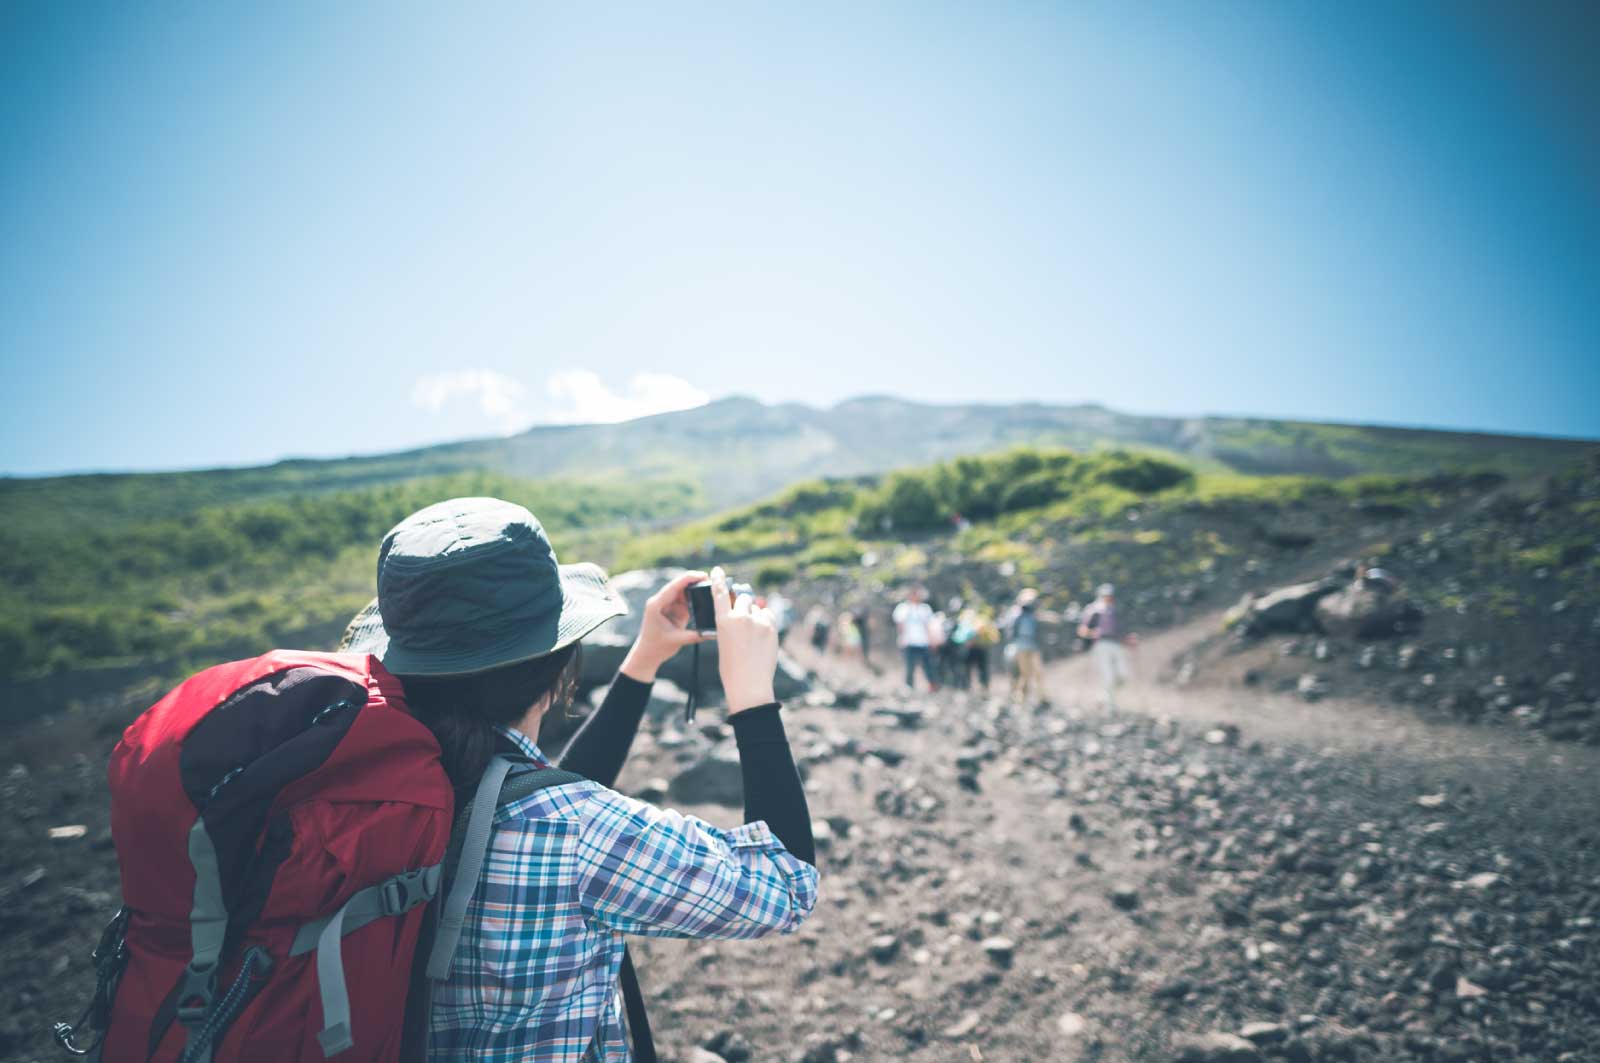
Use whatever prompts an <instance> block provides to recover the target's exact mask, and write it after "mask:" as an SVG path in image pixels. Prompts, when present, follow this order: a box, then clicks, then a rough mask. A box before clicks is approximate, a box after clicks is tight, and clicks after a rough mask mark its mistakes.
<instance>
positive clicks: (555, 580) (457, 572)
mask: <svg viewBox="0 0 1600 1063" xmlns="http://www.w3.org/2000/svg"><path fill="white" fill-rule="evenodd" d="M627 611H628V605H627V603H626V602H625V601H624V600H623V599H622V596H621V595H619V594H617V592H616V591H614V590H613V589H612V588H611V584H610V583H609V582H608V581H607V579H606V574H605V571H604V570H603V569H601V568H600V566H598V565H593V564H588V563H583V564H576V565H563V564H561V563H560V562H559V561H558V560H557V558H556V552H555V548H554V547H552V546H551V545H550V538H549V536H547V535H546V534H545V531H544V528H543V526H541V525H540V523H539V521H538V519H537V518H536V517H534V515H533V514H532V513H530V512H528V510H527V509H525V508H523V507H522V506H519V505H517V504H515V503H513V502H506V501H504V500H502V499H498V498H452V499H450V500H449V501H446V502H439V503H436V504H435V505H431V506H429V507H427V508H426V509H421V510H418V511H417V512H415V513H413V514H412V515H411V516H409V517H407V518H406V519H405V520H403V521H401V522H400V523H399V524H396V525H395V526H394V527H393V528H392V529H390V531H389V534H388V535H385V536H384V537H383V545H382V546H381V547H380V548H379V551H378V596H377V597H376V598H374V599H373V600H372V601H371V602H370V603H369V604H368V605H367V607H366V608H365V609H363V610H361V612H359V613H357V614H356V616H355V618H354V619H353V620H351V621H350V625H349V627H347V628H346V629H345V634H344V639H343V640H342V641H341V643H340V649H341V650H344V651H346V652H349V653H367V654H371V655H372V656H374V657H376V658H378V659H379V660H380V661H382V662H383V665H384V667H385V668H387V669H388V670H389V671H390V672H393V673H394V674H396V675H419V676H420V675H471V674H472V673H475V672H483V671H487V670H489V669H491V668H498V667H500V666H501V665H507V664H515V663H517V662H519V661H526V660H530V659H532V658H534V657H543V656H545V655H546V654H550V653H554V652H555V651H557V650H559V649H562V648H564V647H566V646H570V645H571V644H573V643H574V642H577V641H578V640H579V639H581V638H583V637H584V636H585V635H587V634H589V633H590V632H591V631H593V630H594V629H595V628H597V627H599V626H600V625H601V624H604V623H605V622H606V621H607V620H610V619H612V618H613V617H618V616H622V615H624V614H625V613H627Z"/></svg>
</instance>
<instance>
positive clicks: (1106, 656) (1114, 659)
mask: <svg viewBox="0 0 1600 1063" xmlns="http://www.w3.org/2000/svg"><path fill="white" fill-rule="evenodd" d="M1078 637H1079V638H1082V639H1088V640H1089V641H1090V642H1091V643H1092V644H1093V647H1094V648H1093V651H1092V652H1093V653H1094V660H1095V664H1096V665H1097V666H1099V668H1100V678H1101V679H1102V680H1103V681H1104V683H1105V688H1106V699H1105V700H1106V708H1108V709H1114V708H1116V707H1117V687H1118V686H1120V685H1121V684H1123V683H1125V682H1127V679H1128V651H1127V649H1126V648H1125V647H1124V646H1123V640H1122V638H1121V636H1120V635H1119V633H1118V631H1117V595H1116V588H1115V587H1113V586H1112V585H1111V584H1109V583H1102V584H1100V589H1099V590H1098V591H1097V592H1096V596H1095V600H1094V602H1093V603H1092V604H1091V605H1090V606H1089V608H1087V609H1085V610H1084V611H1083V615H1082V616H1081V617H1080V618H1079V621H1078ZM1131 639H1132V636H1131V635H1130V636H1129V640H1130V641H1131Z"/></svg>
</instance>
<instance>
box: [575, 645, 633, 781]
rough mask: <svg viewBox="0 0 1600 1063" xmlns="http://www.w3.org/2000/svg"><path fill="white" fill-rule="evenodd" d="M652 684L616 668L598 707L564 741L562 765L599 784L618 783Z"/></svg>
mask: <svg viewBox="0 0 1600 1063" xmlns="http://www.w3.org/2000/svg"><path fill="white" fill-rule="evenodd" d="M651 686H652V684H650V683H641V682H639V681H638V680H637V679H629V678H628V677H627V676H625V675H623V674H622V673H621V672H618V673H617V675H616V678H615V679H613V680H612V682H611V689H610V690H607V691H606V696H605V700H603V701H601V702H600V707H599V708H598V709H596V710H594V713H593V714H592V715H591V716H590V717H589V718H588V719H587V720H585V721H583V726H582V727H580V728H578V733H577V734H575V735H573V736H572V740H571V741H569V742H568V743H567V748H566V751H565V752H564V753H562V754H561V767H562V768H563V769H565V770H567V771H574V772H577V773H578V774H579V775H582V776H583V777H584V778H585V779H593V780H594V781H595V782H597V783H599V784H600V785H601V786H615V785H617V776H618V775H621V774H622V766H623V764H625V763H627V760H628V750H630V749H632V748H633V740H634V738H635V737H636V736H637V735H638V734H639V721H641V720H643V719H644V710H645V706H647V705H649V704H650V687H651Z"/></svg>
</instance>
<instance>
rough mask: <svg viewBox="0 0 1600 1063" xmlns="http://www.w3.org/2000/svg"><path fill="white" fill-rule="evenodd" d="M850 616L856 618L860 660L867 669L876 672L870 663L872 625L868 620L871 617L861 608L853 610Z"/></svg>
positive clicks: (875, 668) (867, 611)
mask: <svg viewBox="0 0 1600 1063" xmlns="http://www.w3.org/2000/svg"><path fill="white" fill-rule="evenodd" d="M851 615H853V616H854V617H855V618H856V635H857V636H859V637H860V639H861V660H862V662H863V663H864V664H865V665H866V666H867V667H868V668H871V669H872V670H873V671H874V672H876V671H877V670H878V669H877V667H876V666H874V665H873V663H872V643H871V637H872V625H871V624H870V622H869V620H868V618H869V617H870V616H871V611H870V610H869V609H867V608H866V607H865V606H863V607H862V608H860V609H856V610H854V611H853V612H852V614H851Z"/></svg>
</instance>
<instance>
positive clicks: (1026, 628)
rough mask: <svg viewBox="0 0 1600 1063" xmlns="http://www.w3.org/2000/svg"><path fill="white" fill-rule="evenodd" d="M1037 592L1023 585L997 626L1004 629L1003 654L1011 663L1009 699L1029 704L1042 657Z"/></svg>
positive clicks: (1039, 680) (1037, 690)
mask: <svg viewBox="0 0 1600 1063" xmlns="http://www.w3.org/2000/svg"><path fill="white" fill-rule="evenodd" d="M1038 608H1039V592H1038V591H1036V590H1034V589H1033V588H1032V587H1024V588H1023V589H1022V590H1021V591H1019V592H1018V593H1017V600H1016V604H1014V605H1013V606H1012V607H1011V608H1010V609H1009V610H1008V611H1007V612H1006V615H1005V618H1004V620H1003V621H1002V623H1001V626H1002V627H1003V628H1004V629H1005V632H1006V639H1007V643H1006V656H1007V658H1008V659H1009V660H1010V662H1011V667H1012V675H1011V698H1012V700H1013V701H1020V702H1022V703H1023V704H1025V705H1027V704H1032V703H1033V702H1034V701H1036V700H1037V699H1038V697H1039V695H1040V692H1041V689H1042V683H1043V679H1044V660H1043V657H1042V656H1041V655H1040V652H1039V612H1038Z"/></svg>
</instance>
